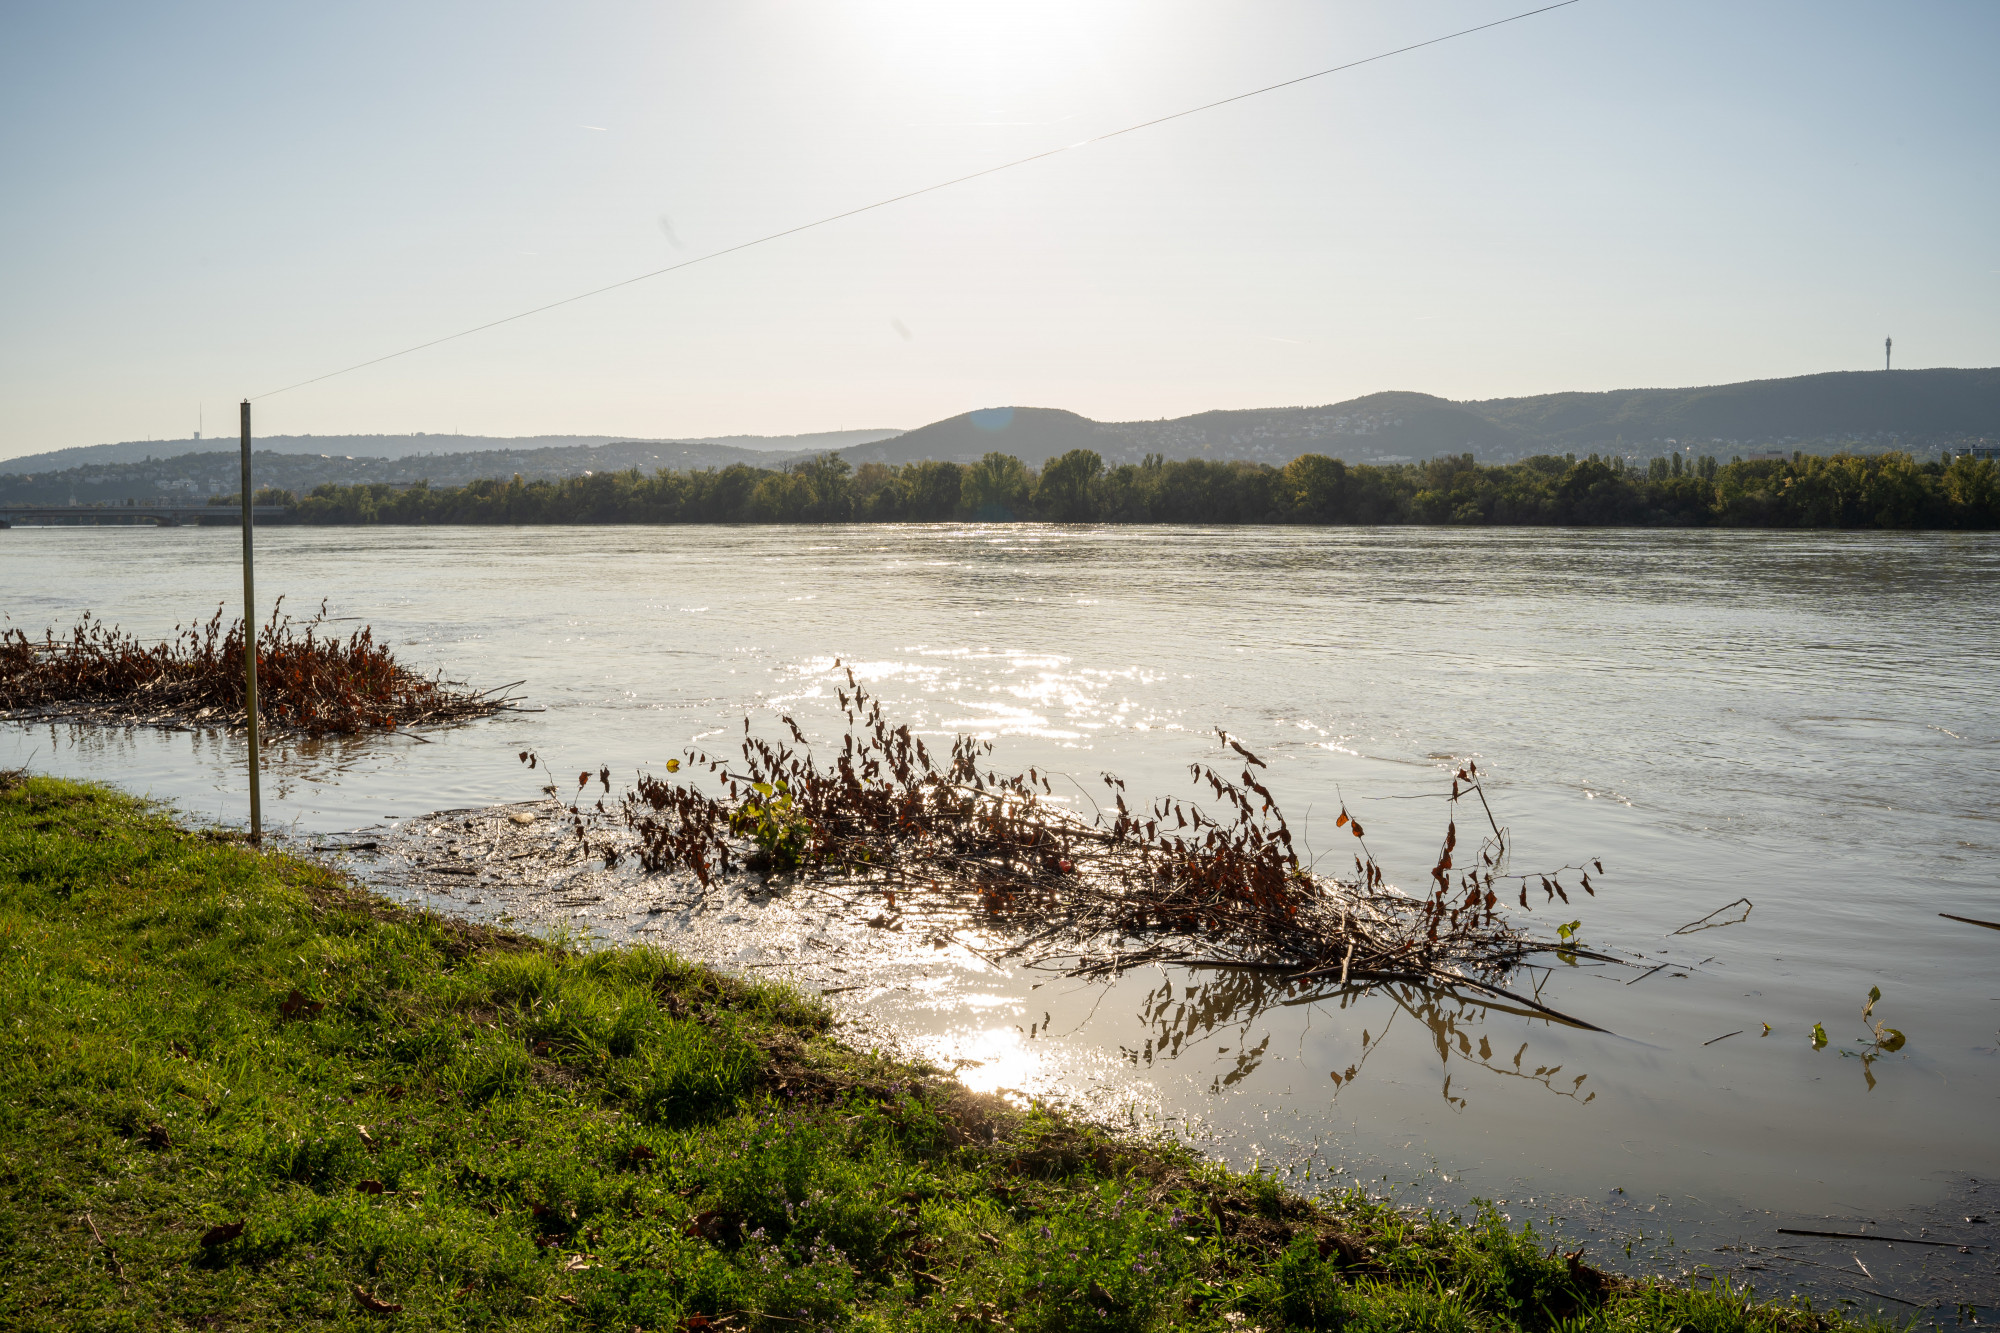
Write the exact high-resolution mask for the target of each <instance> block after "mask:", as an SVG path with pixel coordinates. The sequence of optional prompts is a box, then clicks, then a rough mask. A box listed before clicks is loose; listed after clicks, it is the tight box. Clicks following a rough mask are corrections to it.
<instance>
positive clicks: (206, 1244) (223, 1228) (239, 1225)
mask: <svg viewBox="0 0 2000 1333" xmlns="http://www.w3.org/2000/svg"><path fill="white" fill-rule="evenodd" d="M246 1225H247V1223H244V1222H223V1223H220V1224H218V1225H216V1226H212V1227H210V1228H209V1229H208V1230H206V1231H204V1232H202V1233H201V1241H200V1245H201V1248H203V1249H204V1250H211V1249H214V1248H215V1247H216V1246H218V1245H227V1244H228V1243H229V1242H230V1241H232V1240H235V1239H236V1238H237V1237H238V1236H240V1235H242V1234H243V1228H244V1227H245V1226H246Z"/></svg>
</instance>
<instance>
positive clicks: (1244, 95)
mask: <svg viewBox="0 0 2000 1333" xmlns="http://www.w3.org/2000/svg"><path fill="white" fill-rule="evenodd" d="M1582 2H1583V0H1555V3H1553V4H1547V5H1542V6H1540V7H1539V8H1535V9H1528V10H1523V11H1522V12H1521V13H1518V14H1510V15H1509V16H1507V17H1506V18H1502V19H1494V20H1493V21H1492V22H1490V23H1481V24H1477V25H1475V26H1473V27H1470V28H1461V29H1459V30H1458V31H1457V32H1448V33H1445V34H1444V35H1442V36H1439V37H1431V38H1427V39H1426V40H1424V41H1421V42H1412V43H1410V44H1409V45H1408V46H1399V47H1396V48H1395V49H1393V50H1389V51H1378V52H1377V53H1375V54H1374V55H1372V56H1363V57H1362V58H1361V59H1359V60H1350V61H1348V62H1346V63H1345V64H1340V65H1332V66H1329V67H1328V68H1326V69H1322V70H1315V71H1314V72H1313V73H1311V74H1301V75H1299V76H1298V77H1296V78H1291V79H1284V80H1282V81H1280V82H1278V83H1269V84H1265V85H1264V86H1263V87H1261V88H1252V89H1250V90H1249V91H1247V92H1240V93H1233V94H1231V95H1230V96H1228V97H1219V98H1217V99H1215V100H1214V101H1212V102H1203V103H1202V104H1200V105H1199V106H1191V107H1187V108H1185V109H1183V110H1180V111H1173V112H1169V113H1168V114H1166V115H1164V116H1155V117H1153V118H1152V119H1151V120H1142V121H1139V122H1138V123H1136V124H1133V125H1127V126H1125V127H1124V128H1122V129H1116V130H1109V131H1106V132H1105V133H1103V134H1096V135H1092V136H1091V137H1090V138H1087V139H1078V140H1077V141H1076V142H1075V143H1067V144H1062V145H1060V146H1059V147H1055V148H1047V149H1044V150H1042V151H1041V152H1039V153H1030V154H1029V155H1028V156H1026V157H1017V158H1014V159H1013V160H1012V161H1008V162H1001V163H998V164H997V165H994V166H990V167H983V168H981V169H980V170H978V171H971V172H967V173H966V174H965V175H963V176H954V177H952V178H951V179H950V180H943V181H938V182H937V183H935V184H932V185H925V186H922V187H920V188H918V189H915V190H906V191H904V192H903V193H901V194H894V195H890V196H888V197H887V198H885V199H877V200H876V201H875V202H874V203H871V204H862V205H861V206H859V207H858V208H849V209H845V210H843V211H842V212H839V213H829V214H827V215H826V216H825V217H822V218H815V219H814V220H813V221H811V222H801V223H799V224H798V225H796V226H792V227H786V228H784V229H783V230H781V231H774V232H770V233H767V234H766V235H763V236H758V237H756V238H754V239H752V240H748V241H739V242H738V243H737V244H735V245H730V246H724V247H723V248H722V249H720V250H711V251H709V252H708V253H707V254H703V255H697V256H695V257H694V258H693V259H683V260H681V261H680V262H679V263H675V264H668V265H667V266H666V267H665V268H656V269H652V270H650V271H649V272H645V273H640V274H636V275H634V276H633V277H629V278H621V279H619V280H618V281H617V282H612V283H606V284H605V285H604V286H602V287H593V288H591V289H590V290H589V291H586V292H578V293H577V294H576V295H574V296H565V297H563V298H562V299H561V300H559V301H550V302H548V303H547V304H546V305H538V306H535V307H534V308H532V309H529V310H522V311H519V312H517V313H515V314H512V315H504V316H502V317H501V318H499V319H494V320H488V321H487V322H486V323H484V324H475V325H473V326H472V327H471V328H467V329H460V330H459V331H458V332H456V333H447V334H445V335H444V336H443V337H441V338H432V339H431V340H430V341H428V342H420V343H416V344H413V345H412V346H409V347H404V348H401V349H400V350H398V351H394V352H388V353H385V354H383V355H381V356H377V357H371V358H369V359H368V360H366V361H357V362H355V363H354V364H353V365H351V366H343V367H341V368H340V369H339V370H329V371H328V372H326V373H325V374H324V375H315V376H313V377H312V378H311V379H303V380H299V381H298V382H297V383H294V384H287V385H285V386H284V387H283V388H280V389H267V390H266V391H265V392H263V393H260V394H253V395H251V399H250V401H252V402H259V401H262V400H263V399H266V398H274V397H276V396H277V395H279V394H281V393H290V392H291V391H292V390H294V389H303V388H305V387H306V386H307V385H309V384H318V383H321V382H322V381H324V380H330V379H334V378H336V377H338V376H341V375H350V374H352V373H354V372H355V371H357V370H366V369H367V368H368V367H370V366H379V365H381V364H382V363H383V362H385V361H394V360H396V359H397V358H398V357H404V356H409V355H411V354H412V353H415V352H422V351H426V350H428V349H429V348H432V347H438V346H441V345H443V344H445V343H448V342H456V341H457V340H458V339H460V338H469V337H471V336H472V335H473V334H475V333H484V332H485V331H486V330H488V329H497V328H499V327H500V326H501V325H502V324H513V323H516V322H517V321H520V320H524V319H529V318H531V317H533V316H535V315H540V314H546V313H547V312H548V311H551V310H558V309H561V308H562V307H563V306H566V305H575V304H576V303H577V302H579V301H588V300H589V299H591V298H592V297H594V296H602V295H604V294H605V293H606V292H615V291H617V290H618V289H619V288H621V287H630V286H632V285H633V284H635V283H641V282H647V281H650V280H651V279H653V278H659V277H665V276H666V275H667V274H669V273H678V272H680V271H681V270H682V269H686V268H693V267H694V266H695V265H696V264H706V263H708V262H710V261H711V260H716V259H721V258H723V257H724V256H726V255H733V254H740V253H742V252H743V251H745V250H749V249H754V248H755V247H757V246H760V245H769V244H770V243H771V242H773V241H781V240H783V239H784V238H786V237H787V236H797V235H798V234H799V233H801V232H807V231H813V230H815V229H817V228H820V227H825V226H830V225H831V224H833V223H835V222H842V221H845V220H846V219H848V218H852V217H859V216H860V215H861V214H863V213H872V212H874V211H876V210H877V209H882V208H888V207H890V206H891V205H893V204H900V203H906V202H908V201H909V200H911V199H917V198H921V197H922V196H924V195H927V194H936V193H937V192H938V191H940V190H949V189H951V188H952V187H954V186H958V185H964V184H966V183H967V182H969V181H976V180H980V179H983V178H984V177H987V176H994V175H998V174H999V173H1000V172H1003V171H1012V170H1014V169H1015V168H1016V167H1025V166H1027V165H1029V164H1030V163H1034V162H1042V161H1046V160H1047V159H1049V158H1052V157H1059V156H1061V155H1062V154H1064V153H1073V152H1075V151H1076V150H1078V149H1080V148H1089V147H1091V146H1093V145H1095V144H1101V143H1107V142H1109V141H1110V140H1112V139H1119V138H1123V137H1124V136H1126V135H1128V134H1137V133H1138V132H1139V131H1141V130H1149V129H1153V128H1155V127H1157V126H1160V125H1166V124H1170V123H1171V122H1173V121H1176V120H1185V119H1187V118H1188V117H1189V116H1198V115H1201V114H1202V113H1203V112H1207V111H1213V110H1215V109H1216V108H1218V107H1225V106H1229V105H1231V104H1233V103H1236V102H1243V101H1248V100H1249V99H1250V98H1253V97H1262V96H1264V95H1265V94H1266V93H1274V92H1278V91H1280V90H1281V89H1285V88H1295V87H1297V86H1298V85H1299V84H1302V83H1311V82H1312V81H1313V80H1315V79H1323V78H1326V77H1327V76H1328V75H1331V74H1340V73H1344V72H1345V71H1347V70H1351V69H1359V68H1360V67H1361V66H1363V65H1372V64H1376V63H1377V62H1379V61H1383V60H1389V59H1392V58H1394V57H1396V56H1400V55H1408V54H1409V53H1410V52H1412V51H1421V50H1423V49H1424V48H1425V47H1427V46H1437V45H1440V44H1441V43H1444V42H1450V41H1456V40H1457V39H1459V38H1461V37H1470V36H1472V35H1473V34H1474V33H1481V32H1487V31H1490V30H1491V29H1494V28H1500V27H1505V26H1506V25H1507V24H1510V23H1519V22H1521V21H1522V20H1523V19H1531V18H1534V17H1536V16H1537V15H1540V14H1547V13H1550V12H1551V11H1553V10H1557V9H1567V8H1569V6H1571V5H1575V4H1581V3H1582Z"/></svg>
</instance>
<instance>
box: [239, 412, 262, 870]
mask: <svg viewBox="0 0 2000 1333" xmlns="http://www.w3.org/2000/svg"><path fill="white" fill-rule="evenodd" d="M250 496H251V491H250V400H249V399H248V398H245V399H244V400H243V716H244V718H245V719H246V720H247V722H248V724H249V731H250V841H252V842H257V843H261V842H262V841H264V802H263V794H262V792H260V791H259V790H258V783H257V580H256V563H255V561H254V559H253V558H252V554H251V550H250V530H251V510H250Z"/></svg>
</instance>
